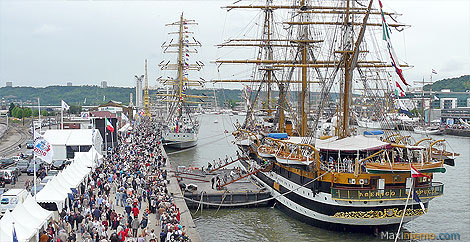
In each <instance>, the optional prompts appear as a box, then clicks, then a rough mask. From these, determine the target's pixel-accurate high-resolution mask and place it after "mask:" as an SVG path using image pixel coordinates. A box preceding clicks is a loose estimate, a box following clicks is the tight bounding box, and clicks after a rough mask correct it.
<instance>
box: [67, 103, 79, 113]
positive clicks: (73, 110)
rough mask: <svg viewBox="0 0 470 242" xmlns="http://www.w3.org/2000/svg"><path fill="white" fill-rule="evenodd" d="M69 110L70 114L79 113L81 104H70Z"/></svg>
mask: <svg viewBox="0 0 470 242" xmlns="http://www.w3.org/2000/svg"><path fill="white" fill-rule="evenodd" d="M69 111H70V113H72V114H80V112H81V111H82V106H80V105H70V109H69Z"/></svg>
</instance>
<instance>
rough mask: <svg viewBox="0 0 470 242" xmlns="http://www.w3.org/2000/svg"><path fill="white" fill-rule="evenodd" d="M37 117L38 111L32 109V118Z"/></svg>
mask: <svg viewBox="0 0 470 242" xmlns="http://www.w3.org/2000/svg"><path fill="white" fill-rule="evenodd" d="M37 116H39V110H38V109H34V111H33V117H37Z"/></svg>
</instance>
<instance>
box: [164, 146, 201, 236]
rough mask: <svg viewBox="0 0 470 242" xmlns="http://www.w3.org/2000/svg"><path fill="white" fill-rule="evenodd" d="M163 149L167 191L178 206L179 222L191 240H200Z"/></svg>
mask: <svg viewBox="0 0 470 242" xmlns="http://www.w3.org/2000/svg"><path fill="white" fill-rule="evenodd" d="M161 149H162V151H163V156H164V157H166V160H167V165H166V167H165V168H164V170H166V171H167V174H168V176H167V177H168V180H169V181H170V182H169V183H168V186H167V188H168V192H169V193H170V195H171V196H172V197H173V199H174V203H175V205H176V207H178V208H179V210H180V214H181V215H180V216H181V218H180V223H181V225H182V226H184V227H185V231H186V234H187V235H188V236H189V238H190V239H191V241H192V242H201V241H202V240H201V236H200V235H199V232H197V230H196V225H195V224H194V221H193V218H192V216H191V212H190V211H189V208H188V206H187V205H186V202H185V200H184V199H183V198H182V197H183V194H182V192H181V189H180V187H179V185H178V181H177V180H176V177H175V176H174V174H173V173H171V172H170V171H172V170H174V168H173V167H172V165H171V161H170V159H168V156H167V154H166V152H165V149H164V148H163V146H162V147H161Z"/></svg>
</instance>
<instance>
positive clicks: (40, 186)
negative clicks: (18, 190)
mask: <svg viewBox="0 0 470 242" xmlns="http://www.w3.org/2000/svg"><path fill="white" fill-rule="evenodd" d="M43 188H44V185H39V184H38V185H36V193H38V192H40V191H41V190H42V189H43ZM31 195H32V196H34V187H31Z"/></svg>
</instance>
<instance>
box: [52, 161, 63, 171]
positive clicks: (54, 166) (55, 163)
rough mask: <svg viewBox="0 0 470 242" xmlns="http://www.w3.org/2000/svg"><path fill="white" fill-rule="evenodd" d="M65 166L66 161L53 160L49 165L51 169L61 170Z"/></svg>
mask: <svg viewBox="0 0 470 242" xmlns="http://www.w3.org/2000/svg"><path fill="white" fill-rule="evenodd" d="M66 165H67V160H55V161H53V162H52V164H51V169H54V170H62V169H64V168H65V166H66Z"/></svg>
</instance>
